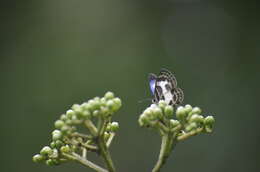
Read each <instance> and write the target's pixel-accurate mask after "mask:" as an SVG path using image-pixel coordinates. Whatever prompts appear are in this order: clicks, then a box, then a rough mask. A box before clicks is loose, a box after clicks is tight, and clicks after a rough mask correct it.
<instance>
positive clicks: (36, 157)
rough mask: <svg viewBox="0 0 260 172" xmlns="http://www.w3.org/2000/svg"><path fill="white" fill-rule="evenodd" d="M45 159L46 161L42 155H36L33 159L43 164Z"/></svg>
mask: <svg viewBox="0 0 260 172" xmlns="http://www.w3.org/2000/svg"><path fill="white" fill-rule="evenodd" d="M44 159H45V158H44V156H42V155H40V154H36V155H34V156H33V158H32V160H33V162H42V161H43V160H44Z"/></svg>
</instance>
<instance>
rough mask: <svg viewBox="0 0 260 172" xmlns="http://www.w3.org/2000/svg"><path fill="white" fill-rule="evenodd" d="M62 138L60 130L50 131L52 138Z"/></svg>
mask: <svg viewBox="0 0 260 172" xmlns="http://www.w3.org/2000/svg"><path fill="white" fill-rule="evenodd" d="M61 138H62V133H61V131H60V130H54V131H53V132H52V140H54V141H56V140H59V139H61Z"/></svg>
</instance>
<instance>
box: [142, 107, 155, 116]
mask: <svg viewBox="0 0 260 172" xmlns="http://www.w3.org/2000/svg"><path fill="white" fill-rule="evenodd" d="M152 113H153V111H152V108H147V109H145V110H144V112H143V114H144V115H146V116H149V115H151V114H152Z"/></svg>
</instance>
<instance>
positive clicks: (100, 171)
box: [63, 153, 108, 172]
mask: <svg viewBox="0 0 260 172" xmlns="http://www.w3.org/2000/svg"><path fill="white" fill-rule="evenodd" d="M63 156H64V157H66V158H68V159H71V160H74V161H77V162H79V163H81V164H82V165H84V166H86V167H89V168H92V169H93V170H95V171H97V172H108V171H107V170H105V169H104V168H102V167H100V166H98V165H96V164H94V163H93V162H91V161H88V160H86V159H85V158H82V157H81V156H79V155H78V154H76V153H72V155H71V154H67V153H63Z"/></svg>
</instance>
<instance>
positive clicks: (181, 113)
mask: <svg viewBox="0 0 260 172" xmlns="http://www.w3.org/2000/svg"><path fill="white" fill-rule="evenodd" d="M186 115H187V114H186V110H185V108H184V107H183V106H179V107H178V108H177V110H176V117H177V118H178V119H180V120H183V119H185V117H186Z"/></svg>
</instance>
